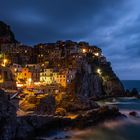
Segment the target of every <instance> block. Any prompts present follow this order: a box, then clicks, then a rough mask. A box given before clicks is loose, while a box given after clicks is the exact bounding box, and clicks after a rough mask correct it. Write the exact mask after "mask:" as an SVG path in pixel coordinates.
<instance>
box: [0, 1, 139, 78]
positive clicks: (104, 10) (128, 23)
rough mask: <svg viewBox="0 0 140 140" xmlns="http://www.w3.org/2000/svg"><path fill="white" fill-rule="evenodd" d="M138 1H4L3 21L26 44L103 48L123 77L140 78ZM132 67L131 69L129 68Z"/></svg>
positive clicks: (1, 7) (2, 5)
mask: <svg viewBox="0 0 140 140" xmlns="http://www.w3.org/2000/svg"><path fill="white" fill-rule="evenodd" d="M139 4H140V2H139V0H130V1H129V2H128V1H127V0H20V1H19V0H13V1H12V2H11V1H10V0H4V1H3V2H2V4H1V5H0V17H1V20H3V21H5V22H6V23H8V24H9V25H11V27H12V29H13V31H14V32H15V34H16V38H17V39H18V40H20V41H21V42H23V43H26V44H36V43H39V42H54V41H56V40H60V39H63V40H66V39H69V40H70V39H71V40H74V41H79V40H85V41H88V42H90V44H96V45H98V46H99V47H101V48H102V49H103V52H104V53H105V56H107V58H108V59H109V60H110V61H111V62H112V65H113V68H114V70H115V71H116V72H117V73H118V75H119V76H120V77H121V79H130V78H132V76H130V70H132V71H136V72H134V74H133V79H136V78H137V79H138V78H140V74H139V72H138V71H139V70H140V67H139V62H138V61H139V59H140V55H139V54H140V41H139V38H140V10H139ZM130 66H131V69H130Z"/></svg>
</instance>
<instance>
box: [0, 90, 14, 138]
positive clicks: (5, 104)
mask: <svg viewBox="0 0 140 140" xmlns="http://www.w3.org/2000/svg"><path fill="white" fill-rule="evenodd" d="M16 121H17V120H16V108H15V106H14V105H13V104H12V103H10V102H9V100H8V97H7V96H6V95H5V93H4V92H3V91H2V90H1V91H0V139H1V140H9V139H12V138H14V137H15V133H16Z"/></svg>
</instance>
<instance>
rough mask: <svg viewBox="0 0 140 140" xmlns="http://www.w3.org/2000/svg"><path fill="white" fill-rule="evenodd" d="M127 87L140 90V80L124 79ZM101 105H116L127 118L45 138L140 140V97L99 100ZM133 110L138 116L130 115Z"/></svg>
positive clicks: (63, 139) (67, 139)
mask: <svg viewBox="0 0 140 140" xmlns="http://www.w3.org/2000/svg"><path fill="white" fill-rule="evenodd" d="M122 83H123V85H124V87H125V89H129V90H131V89H132V88H137V89H138V91H140V81H126V80H124V81H122ZM98 103H99V104H100V105H113V106H114V105H115V106H117V107H118V108H119V110H120V112H121V113H123V114H125V115H126V116H127V118H123V119H118V120H114V121H107V122H104V123H102V124H99V125H98V126H95V127H90V128H88V129H85V130H82V131H79V130H74V131H68V132H64V131H58V132H57V133H55V136H53V137H49V138H47V137H45V138H43V137H42V139H44V140H54V139H57V140H61V139H62V140H140V99H136V98H134V97H133V98H132V97H131V98H130V97H129V98H128V97H125V98H117V99H107V100H104V101H99V102H98ZM131 111H136V112H137V116H136V117H133V116H130V115H129V113H130V112H131Z"/></svg>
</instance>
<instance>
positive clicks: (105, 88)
mask: <svg viewBox="0 0 140 140" xmlns="http://www.w3.org/2000/svg"><path fill="white" fill-rule="evenodd" d="M75 94H81V95H83V96H86V97H101V96H104V95H108V96H119V95H123V94H124V87H123V85H122V83H121V81H120V80H119V79H118V77H117V76H116V75H115V73H114V72H113V70H112V68H111V65H110V63H109V62H105V63H101V62H100V58H99V59H98V61H97V60H96V62H95V59H94V58H93V57H92V56H86V57H85V58H84V59H83V63H82V64H81V66H80V69H79V70H78V71H77V74H76V78H75Z"/></svg>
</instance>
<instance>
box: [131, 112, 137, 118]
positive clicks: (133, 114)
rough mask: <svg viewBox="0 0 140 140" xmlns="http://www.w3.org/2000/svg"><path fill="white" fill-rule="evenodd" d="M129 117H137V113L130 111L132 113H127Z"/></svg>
mask: <svg viewBox="0 0 140 140" xmlns="http://www.w3.org/2000/svg"><path fill="white" fill-rule="evenodd" d="M129 115H130V116H133V117H137V115H138V114H137V112H135V111H132V112H129Z"/></svg>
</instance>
